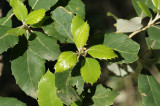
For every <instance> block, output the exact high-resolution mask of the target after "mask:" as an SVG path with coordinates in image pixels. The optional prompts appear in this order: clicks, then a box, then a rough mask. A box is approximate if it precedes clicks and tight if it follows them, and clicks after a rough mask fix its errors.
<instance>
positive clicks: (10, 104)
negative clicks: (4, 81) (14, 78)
mask: <svg viewBox="0 0 160 106" xmlns="http://www.w3.org/2000/svg"><path fill="white" fill-rule="evenodd" d="M0 103H1V106H26V104H25V103H23V102H21V101H19V100H17V99H16V98H7V97H0Z"/></svg>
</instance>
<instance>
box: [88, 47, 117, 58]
mask: <svg viewBox="0 0 160 106" xmlns="http://www.w3.org/2000/svg"><path fill="white" fill-rule="evenodd" d="M88 54H90V55H91V56H92V57H94V58H98V59H105V60H107V59H112V58H115V57H117V55H116V54H115V53H114V51H113V50H112V49H111V48H109V47H106V46H105V45H95V46H92V47H90V48H89V49H88Z"/></svg>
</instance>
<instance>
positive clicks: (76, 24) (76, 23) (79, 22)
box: [71, 15, 85, 36]
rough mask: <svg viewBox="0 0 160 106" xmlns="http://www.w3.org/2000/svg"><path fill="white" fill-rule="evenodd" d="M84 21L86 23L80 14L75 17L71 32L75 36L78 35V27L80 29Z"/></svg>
mask: <svg viewBox="0 0 160 106" xmlns="http://www.w3.org/2000/svg"><path fill="white" fill-rule="evenodd" d="M84 23H85V22H84V20H83V19H82V18H81V17H80V16H79V15H76V16H75V17H74V18H73V20H72V24H71V32H72V34H73V36H76V31H77V29H79V28H80V27H81V26H82V25H83V24H84Z"/></svg>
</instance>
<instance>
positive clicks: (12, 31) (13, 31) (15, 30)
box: [7, 28, 26, 36]
mask: <svg viewBox="0 0 160 106" xmlns="http://www.w3.org/2000/svg"><path fill="white" fill-rule="evenodd" d="M25 32H26V30H25V29H23V28H12V29H10V30H8V31H7V35H14V36H19V35H23V34H24V33H25Z"/></svg>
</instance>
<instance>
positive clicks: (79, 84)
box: [71, 75, 84, 95]
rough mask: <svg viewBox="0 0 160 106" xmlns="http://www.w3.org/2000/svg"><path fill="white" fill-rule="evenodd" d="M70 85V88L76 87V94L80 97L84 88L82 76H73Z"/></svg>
mask: <svg viewBox="0 0 160 106" xmlns="http://www.w3.org/2000/svg"><path fill="white" fill-rule="evenodd" d="M71 84H72V86H76V88H77V90H76V91H77V92H78V94H79V95H80V94H81V93H82V91H83V87H84V81H83V78H82V76H80V75H79V76H75V77H71Z"/></svg>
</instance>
